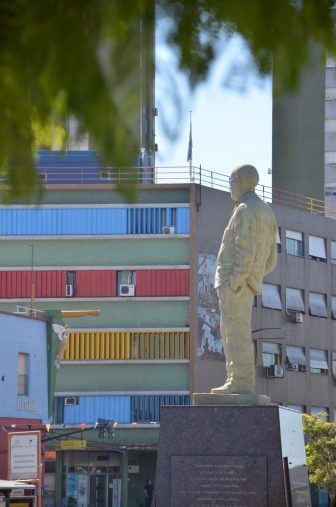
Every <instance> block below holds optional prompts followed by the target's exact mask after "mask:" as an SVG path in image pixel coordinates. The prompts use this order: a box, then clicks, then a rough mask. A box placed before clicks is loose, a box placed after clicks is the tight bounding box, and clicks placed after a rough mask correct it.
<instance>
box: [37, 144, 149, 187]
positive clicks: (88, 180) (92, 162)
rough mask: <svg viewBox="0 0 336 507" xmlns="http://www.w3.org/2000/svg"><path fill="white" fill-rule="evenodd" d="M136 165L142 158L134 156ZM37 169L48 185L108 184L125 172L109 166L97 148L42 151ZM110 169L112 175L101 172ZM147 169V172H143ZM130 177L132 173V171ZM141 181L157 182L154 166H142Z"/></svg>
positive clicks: (118, 180) (115, 181) (107, 171)
mask: <svg viewBox="0 0 336 507" xmlns="http://www.w3.org/2000/svg"><path fill="white" fill-rule="evenodd" d="M134 163H135V165H138V161H137V160H134ZM37 170H38V171H39V173H41V174H42V175H43V176H44V182H45V183H46V184H48V185H69V184H81V185H85V184H91V185H92V184H94V185H97V184H99V185H106V184H111V183H114V184H116V183H120V175H121V176H122V174H123V173H122V172H120V170H119V169H118V168H115V167H108V166H107V164H105V163H104V162H103V161H102V160H101V159H100V158H99V154H97V153H95V152H94V151H89V150H88V151H66V152H61V151H47V150H40V151H39V152H38V160H37ZM101 171H104V172H105V173H109V179H101V176H100V172H101ZM143 171H145V176H143ZM128 177H129V175H128ZM139 181H140V183H154V169H153V171H152V173H148V168H145V169H144V170H143V169H141V168H140V169H139Z"/></svg>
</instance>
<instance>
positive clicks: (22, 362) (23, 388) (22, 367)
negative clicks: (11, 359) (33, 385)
mask: <svg viewBox="0 0 336 507" xmlns="http://www.w3.org/2000/svg"><path fill="white" fill-rule="evenodd" d="M28 370H29V354H26V353H24V352H19V354H18V389H17V393H18V394H19V395H21V396H28V389H29V385H28V384H29V382H28V379H29V377H28V375H29V371H28Z"/></svg>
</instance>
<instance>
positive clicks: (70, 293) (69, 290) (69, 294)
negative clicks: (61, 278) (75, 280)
mask: <svg viewBox="0 0 336 507" xmlns="http://www.w3.org/2000/svg"><path fill="white" fill-rule="evenodd" d="M73 294H74V288H73V285H66V286H65V295H66V297H67V298H71V297H72V296H73Z"/></svg>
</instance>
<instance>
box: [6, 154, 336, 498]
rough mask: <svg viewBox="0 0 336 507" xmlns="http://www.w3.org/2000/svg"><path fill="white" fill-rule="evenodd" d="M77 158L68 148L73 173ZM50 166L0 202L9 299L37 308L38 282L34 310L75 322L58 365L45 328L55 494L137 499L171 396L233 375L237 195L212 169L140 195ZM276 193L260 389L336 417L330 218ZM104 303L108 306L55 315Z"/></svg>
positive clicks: (335, 243)
mask: <svg viewBox="0 0 336 507" xmlns="http://www.w3.org/2000/svg"><path fill="white" fill-rule="evenodd" d="M83 153H84V152H83ZM83 153H82V154H81V157H83V156H84V155H83ZM54 156H55V157H56V156H58V155H57V154H55V155H54ZM74 156H75V154H74V153H69V154H68V155H65V156H64V159H63V162H64V167H65V168H66V169H65V170H64V173H67V171H69V169H68V168H69V162H70V159H71V157H74ZM87 156H90V155H89V154H88V155H87ZM67 157H69V158H67ZM48 163H49V164H51V162H50V160H49V162H48ZM40 170H41V171H42V170H43V172H44V174H46V176H45V178H46V180H45V181H46V188H45V193H44V195H43V202H42V204H41V205H39V207H34V206H27V205H25V204H22V203H17V204H12V205H10V206H2V207H1V208H0V224H1V239H2V240H3V241H2V245H3V246H2V249H1V253H0V259H1V263H0V264H1V269H0V278H1V284H0V309H1V310H11V311H13V310H14V311H15V310H16V308H17V305H20V306H28V307H29V306H30V305H31V301H32V293H33V296H34V297H33V301H34V304H35V307H36V309H38V310H41V311H43V312H45V314H46V315H47V317H48V318H50V317H52V318H53V322H54V323H55V322H59V323H60V324H61V325H64V324H65V323H67V324H68V325H69V330H68V331H67V332H68V333H69V338H68V342H67V345H66V348H65V350H64V353H63V355H62V357H61V358H60V363H59V364H56V365H55V362H54V359H55V354H56V352H57V348H58V347H59V343H60V342H59V339H58V337H57V333H55V332H52V330H51V329H52V328H50V329H49V338H48V339H49V342H48V343H49V344H52V346H51V347H50V348H49V364H50V371H49V375H50V378H53V379H54V380H53V381H51V382H50V385H51V386H52V393H51V395H52V396H53V398H54V402H53V403H52V405H51V407H50V417H52V427H51V432H50V440H48V441H47V442H46V445H47V447H48V449H49V450H50V451H53V450H54V451H56V454H57V460H56V469H55V474H56V480H55V483H56V484H57V485H58V486H57V488H56V496H55V503H56V505H65V504H66V503H67V502H71V501H73V502H75V501H76V502H79V503H80V502H82V503H84V504H85V502H87V503H90V502H91V503H93V504H94V503H95V502H96V503H97V502H105V503H103V504H104V505H111V504H113V505H115V506H118V505H123V506H126V505H128V506H131V507H133V506H134V507H135V506H137V505H138V504H139V503H140V502H141V501H143V486H144V484H145V482H146V481H147V480H148V479H151V480H153V481H155V464H156V449H157V444H158V437H159V429H160V425H159V423H160V407H161V406H162V405H175V404H178V405H183V404H188V403H189V402H190V395H191V394H192V393H193V392H207V391H209V389H210V388H211V387H214V386H218V385H221V384H223V383H224V381H225V376H226V373H225V356H224V351H223V345H222V342H221V340H220V332H219V310H218V303H217V299H216V294H215V290H214V287H213V285H214V272H215V265H216V254H217V251H218V248H219V245H220V242H221V238H222V234H223V230H224V228H225V226H226V224H227V222H228V219H229V216H230V214H231V211H232V202H231V198H230V195H229V193H228V192H226V191H223V190H218V189H216V188H213V181H214V178H213V176H214V174H213V173H212V174H210V173H209V174H208V173H207V172H206V171H205V172H204V173H203V174H202V177H201V178H200V175H199V174H195V175H193V177H194V182H193V183H190V181H189V168H188V170H187V172H186V174H185V183H179V184H166V183H160V178H159V175H156V179H155V181H156V182H157V183H144V184H141V185H139V190H138V200H137V202H136V203H129V202H126V200H125V198H124V197H123V196H122V195H121V194H120V193H119V192H118V190H117V187H116V186H115V184H114V182H113V180H112V182H111V180H106V178H105V175H106V172H107V171H109V169H108V168H105V167H100V168H98V169H97V171H96V176H95V178H96V180H95V181H94V183H92V180H90V179H89V178H86V171H88V170H89V169H88V168H86V169H85V167H84V165H83V171H82V173H81V174H79V175H77V181H71V183H69V182H68V181H67V180H64V177H63V176H64V175H62V167H59V169H58V172H55V171H53V179H51V177H50V174H51V173H50V172H48V164H45V165H44V168H42V167H40ZM91 170H92V167H91V169H90V171H91ZM101 172H103V179H102V180H101V179H100V177H101ZM215 176H216V178H219V180H218V181H220V183H221V187H222V188H227V178H225V177H223V176H221V175H215ZM200 179H202V181H203V184H202V185H200V184H198V182H199V180H200ZM179 181H181V179H180V180H179ZM260 191H261V195H263V194H264V195H265V188H261V189H260ZM293 204H295V203H293ZM272 207H273V210H274V212H275V214H276V217H277V220H278V225H279V234H278V238H277V243H278V252H279V253H278V264H277V268H276V270H275V271H274V272H273V273H272V274H270V275H269V276H268V277H267V278H266V279H265V283H264V285H263V291H262V295H261V296H258V297H257V298H256V301H255V306H254V309H253V321H252V329H253V333H252V338H253V340H254V343H255V350H256V379H257V390H258V392H260V393H263V394H267V395H269V396H270V397H271V398H272V400H273V401H274V402H276V403H281V404H284V405H287V406H292V407H294V408H297V409H298V410H305V411H307V412H308V413H314V412H316V411H319V412H320V411H325V412H327V413H328V417H329V418H330V420H335V409H336V396H335V393H336V383H335V382H336V380H335V378H336V377H335V374H336V369H335V364H336V361H335V360H336V357H335V355H336V343H334V341H335V339H334V334H335V325H336V320H335V317H336V281H335V276H334V270H335V269H336V265H335V264H334V262H336V229H335V225H334V221H333V220H331V219H328V218H326V217H324V216H321V215H315V214H312V213H310V212H309V211H310V208H307V209H297V208H295V206H294V207H293V206H292V207H289V206H288V205H285V204H281V203H279V202H277V203H274V204H272ZM32 253H33V256H32ZM95 309H99V310H100V312H101V314H100V316H98V317H91V316H87V315H86V316H80V317H79V318H77V319H74V320H71V321H70V320H66V319H62V318H61V317H60V310H68V311H72V312H73V311H78V310H95ZM57 316H58V317H57ZM57 318H58V319H59V320H57ZM56 366H58V368H56ZM99 420H100V421H99ZM102 420H105V421H107V422H106V423H104V421H103V422H102ZM108 421H113V424H114V423H116V425H114V426H113V425H112V426H111V424H112V423H109V422H108ZM97 422H98V426H97V425H96V423H97ZM69 434H70V436H69ZM55 436H58V437H59V438H54V437H55ZM103 504H102V505H103Z"/></svg>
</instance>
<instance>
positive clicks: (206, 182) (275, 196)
mask: <svg viewBox="0 0 336 507" xmlns="http://www.w3.org/2000/svg"><path fill="white" fill-rule="evenodd" d="M39 173H40V177H41V182H42V184H44V185H45V186H47V187H48V186H54V185H130V184H136V185H148V184H189V183H195V184H198V185H203V186H205V187H211V188H216V189H218V190H223V191H226V192H229V191H230V185H229V176H228V175H225V174H222V173H219V172H217V171H211V170H209V169H204V168H202V167H195V166H192V167H190V166H174V167H167V166H155V167H136V166H134V167H125V168H111V167H85V168H80V167H74V166H66V165H64V166H63V165H62V167H61V168H60V167H56V166H55V167H53V166H48V167H47V168H41V167H40V168H39ZM0 184H6V180H5V178H4V177H2V178H1V177H0ZM256 191H257V194H258V195H259V196H260V197H261V198H262V199H263V200H264V201H266V202H270V203H279V204H284V205H287V206H291V207H294V208H297V209H301V210H303V211H307V212H309V213H313V214H318V215H323V216H328V217H335V218H336V206H335V205H332V204H330V203H328V202H326V201H322V200H319V199H314V198H313V197H308V196H304V195H300V194H296V193H294V192H288V191H286V190H281V189H278V188H272V187H270V186H267V185H258V186H257V188H256Z"/></svg>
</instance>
